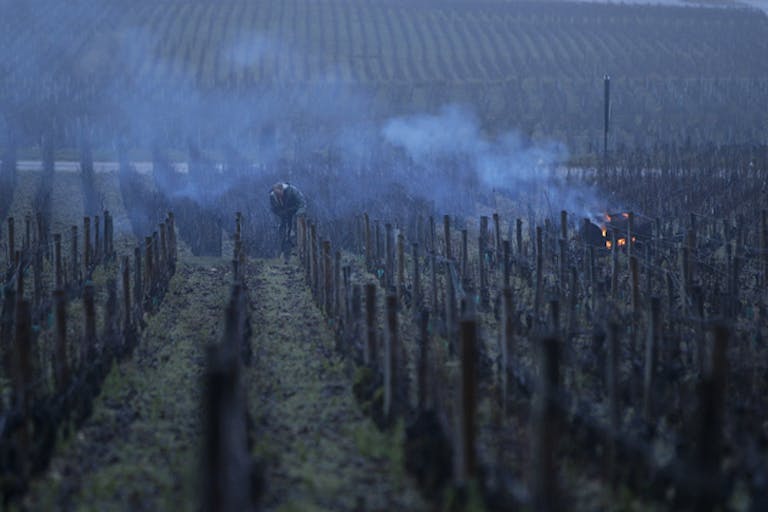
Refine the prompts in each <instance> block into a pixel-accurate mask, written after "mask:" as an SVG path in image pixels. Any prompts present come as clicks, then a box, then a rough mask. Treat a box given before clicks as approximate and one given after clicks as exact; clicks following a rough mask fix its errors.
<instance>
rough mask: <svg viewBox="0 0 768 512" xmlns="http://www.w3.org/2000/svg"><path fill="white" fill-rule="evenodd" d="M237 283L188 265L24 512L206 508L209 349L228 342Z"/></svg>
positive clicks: (221, 270) (225, 272) (213, 264)
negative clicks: (204, 390) (203, 443)
mask: <svg viewBox="0 0 768 512" xmlns="http://www.w3.org/2000/svg"><path fill="white" fill-rule="evenodd" d="M230 280H231V275H229V266H228V265H225V264H223V263H222V262H221V261H219V260H216V261H210V260H203V259H188V260H186V261H184V262H182V263H181V264H180V265H179V268H178V270H177V273H176V275H175V276H174V278H173V279H172V281H171V285H170V289H169V291H168V293H167V295H166V297H165V301H164V303H163V306H162V307H161V308H160V310H159V311H158V313H157V314H156V315H155V316H153V317H151V318H150V319H149V323H148V326H147V328H146V330H145V331H144V333H143V337H142V341H141V344H140V345H139V346H138V347H137V349H136V351H135V352H134V354H133V356H132V358H131V359H129V360H128V361H126V362H124V363H120V364H116V365H115V366H114V367H113V369H112V371H111V372H110V374H109V376H108V377H107V380H106V382H105V383H104V387H103V390H102V392H101V395H100V397H99V398H98V399H97V403H96V405H95V407H94V414H93V416H91V418H90V419H88V420H87V421H86V422H85V424H84V425H83V426H82V427H81V428H80V429H79V430H78V431H76V432H75V433H73V434H72V435H71V436H69V437H68V438H66V439H63V440H62V442H61V443H60V445H59V447H58V448H57V454H56V456H55V458H54V460H53V462H52V463H51V465H50V467H49V469H48V471H47V473H46V474H45V475H43V476H42V477H41V478H40V479H39V480H38V481H37V482H35V484H34V485H33V487H32V489H31V491H30V493H29V494H28V496H27V497H26V499H25V501H24V503H23V504H22V506H21V507H20V508H22V509H29V510H94V511H103V510H171V509H176V510H194V509H196V508H197V506H196V504H197V498H198V496H197V489H198V488H199V486H198V485H197V481H196V479H197V474H198V468H199V446H200V435H201V434H200V431H201V429H200V418H199V409H200V407H199V405H200V380H201V377H202V372H203V370H204V365H205V361H204V357H203V356H204V348H205V346H206V344H208V343H212V342H216V341H217V340H218V339H219V338H220V331H221V329H222V327H221V324H222V322H223V318H224V305H225V304H226V299H227V295H228V291H229V290H228V287H227V285H226V283H228V282H229V281H230Z"/></svg>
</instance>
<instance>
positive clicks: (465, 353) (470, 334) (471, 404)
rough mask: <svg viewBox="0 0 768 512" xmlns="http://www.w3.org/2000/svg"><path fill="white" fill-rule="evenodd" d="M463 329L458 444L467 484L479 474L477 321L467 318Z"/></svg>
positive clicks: (460, 475) (459, 479)
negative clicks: (476, 441) (477, 440)
mask: <svg viewBox="0 0 768 512" xmlns="http://www.w3.org/2000/svg"><path fill="white" fill-rule="evenodd" d="M460 332H461V396H460V401H459V425H458V427H459V428H458V429H457V431H458V438H459V442H458V443H457V448H458V450H457V456H458V457H457V458H458V460H459V466H458V467H457V469H458V470H459V472H458V473H457V475H456V476H457V478H456V479H457V483H459V484H460V485H463V484H465V483H466V482H467V481H469V480H472V479H473V478H475V477H476V476H477V451H476V447H475V439H476V436H477V428H476V422H477V418H476V416H477V343H478V340H477V321H476V320H475V319H464V320H462V321H461V324H460Z"/></svg>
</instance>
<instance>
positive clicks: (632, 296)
mask: <svg viewBox="0 0 768 512" xmlns="http://www.w3.org/2000/svg"><path fill="white" fill-rule="evenodd" d="M738 154H740V155H744V152H739V153H738ZM766 155H767V154H766V153H765V152H763V153H761V154H755V155H751V158H750V160H748V162H747V163H746V164H745V165H741V164H739V159H738V157H735V156H733V155H730V156H728V155H727V154H726V153H718V154H713V155H699V160H697V161H696V162H695V165H696V167H695V168H689V167H687V166H686V165H687V164H686V163H683V161H674V160H672V159H671V158H670V163H671V167H669V168H660V169H653V170H648V169H646V170H635V169H632V168H631V165H640V164H641V162H639V161H629V160H627V161H626V162H622V163H621V164H617V165H616V166H612V167H610V168H606V169H571V170H569V171H568V176H566V177H564V178H563V179H567V180H569V181H570V183H571V186H590V187H594V188H595V189H596V190H597V191H599V192H600V193H602V194H606V195H608V196H611V197H613V198H615V200H617V201H626V204H630V201H631V204H634V205H637V208H638V210H636V211H635V210H624V211H617V212H605V214H604V215H603V216H601V217H600V218H573V215H571V214H569V213H568V212H567V211H562V212H551V211H550V212H549V213H547V210H546V209H544V210H540V209H539V208H538V206H537V205H536V204H531V203H528V204H523V203H520V202H519V201H510V200H509V198H508V197H506V196H504V195H496V196H494V197H492V198H489V197H486V198H485V199H482V200H481V201H486V202H479V203H478V206H477V213H478V215H477V216H475V215H466V214H461V215H453V214H450V215H444V216H443V215H436V214H435V212H434V211H432V210H431V209H430V208H429V207H428V206H422V207H418V206H415V205H413V204H409V203H407V202H403V201H404V198H400V199H399V201H400V202H399V203H397V202H396V201H398V200H397V199H390V204H389V205H388V209H387V211H390V212H397V213H396V214H394V215H393V216H392V217H387V216H385V215H381V214H382V213H384V210H381V209H380V207H379V206H376V205H373V204H371V205H369V206H370V207H371V208H372V209H371V210H369V211H361V212H360V213H359V214H352V215H349V216H340V217H337V218H333V219H332V218H328V217H315V216H313V215H312V214H311V213H310V215H309V216H307V217H299V218H298V220H297V226H296V227H297V235H296V248H295V252H294V253H293V254H292V255H291V257H290V259H289V260H287V261H286V262H283V261H282V260H277V259H272V258H265V257H264V254H263V251H264V250H265V248H266V247H269V244H270V243H272V244H274V239H272V238H269V237H267V238H266V239H265V240H263V241H262V245H259V243H256V242H255V241H254V240H249V239H248V238H249V237H251V236H252V237H256V236H257V233H258V232H259V231H269V232H271V231H272V230H273V229H274V228H273V227H270V225H269V223H265V222H264V219H263V218H262V217H263V216H260V215H254V214H253V213H249V214H247V213H237V214H235V213H234V212H233V213H231V214H230V215H229V216H228V217H229V220H228V221H227V222H225V224H224V225H223V226H222V228H219V230H218V231H217V230H216V229H215V226H217V225H218V224H217V222H219V220H218V218H217V216H219V215H224V210H223V208H224V206H223V205H219V206H217V207H216V208H215V209H210V210H206V209H204V208H202V207H200V206H199V205H191V204H189V203H188V202H186V201H185V200H183V199H182V200H179V199H176V198H173V197H167V196H165V195H164V194H163V193H162V192H161V191H160V189H158V188H157V186H156V185H155V183H156V182H162V181H163V180H177V181H176V184H175V186H177V187H180V188H184V187H185V186H187V185H185V181H184V180H199V179H205V177H208V179H210V178H211V176H215V175H216V174H215V172H214V173H213V174H212V172H213V171H212V170H211V169H208V170H204V169H201V170H199V171H198V172H199V174H191V175H190V174H179V173H175V172H173V171H170V170H168V169H166V170H165V171H163V170H162V169H163V165H162V162H159V161H158V162H155V165H154V169H155V171H154V172H153V173H151V174H150V175H146V174H140V173H137V172H136V171H135V169H133V168H132V166H131V165H130V164H126V167H125V168H123V169H121V170H119V171H116V172H114V173H99V174H96V175H92V176H90V177H89V178H88V181H85V177H86V176H88V175H87V173H84V172H80V173H67V172H65V171H58V172H55V173H53V176H51V175H50V174H48V175H46V174H45V172H46V171H41V172H38V171H21V172H18V173H17V175H16V180H17V182H16V184H17V186H16V187H15V192H14V194H13V201H12V204H11V208H10V210H9V215H10V217H9V218H8V219H7V220H6V223H5V226H6V229H5V230H4V232H3V238H2V242H1V243H2V246H3V249H4V250H3V251H2V253H3V259H2V260H0V262H2V266H3V268H4V269H7V272H6V273H5V274H4V282H5V288H4V289H5V292H4V297H3V303H2V311H3V315H2V332H3V340H4V343H3V354H4V358H3V360H4V362H5V363H4V366H3V368H4V370H3V381H2V382H3V386H4V388H5V389H6V392H4V394H3V396H4V399H3V400H4V401H3V417H4V423H3V425H4V427H3V431H2V439H0V443H2V453H3V458H2V464H3V466H2V471H3V475H4V477H3V480H2V481H3V493H4V495H5V500H10V501H7V503H8V502H9V503H22V504H23V506H24V507H30V508H51V507H55V508H64V509H69V508H77V507H81V506H91V507H94V508H104V507H112V506H117V503H118V502H119V501H120V500H123V499H126V500H129V501H128V503H132V504H133V506H135V507H148V508H169V506H170V503H182V504H184V508H190V509H191V508H196V507H197V506H199V504H200V503H202V504H203V508H206V509H208V510H243V509H247V508H251V507H256V508H259V507H262V508H266V509H276V507H280V506H293V507H296V508H298V509H306V508H307V507H317V506H320V507H323V508H324V509H328V510H389V509H392V508H395V507H397V508H404V509H406V510H429V509H438V510H482V509H487V510H509V509H511V508H515V507H519V506H523V507H530V508H532V509H535V510H558V509H560V508H561V507H562V506H563V503H566V502H568V503H571V507H572V508H573V509H576V510H596V509H606V508H609V507H617V508H624V507H630V506H642V507H647V508H652V509H658V508H662V509H670V510H705V509H713V510H714V509H718V508H719V507H722V506H725V505H728V507H731V506H734V505H733V504H734V503H740V504H741V505H739V506H738V507H737V506H734V509H739V510H746V509H751V510H759V509H761V508H762V507H763V505H764V501H761V500H764V499H765V498H764V497H765V496H766V489H765V487H764V482H765V480H764V479H763V478H762V477H761V475H764V474H765V471H766V470H767V469H768V468H766V467H765V465H764V460H765V459H764V456H765V454H764V446H765V432H764V429H763V426H762V418H763V412H762V411H764V410H765V408H766V406H768V404H766V403H765V396H766V394H765V388H766V386H767V385H768V382H766V380H765V378H764V376H765V374H766V373H765V370H766V365H765V361H766V354H765V346H764V342H763V340H764V339H765V337H766V335H768V322H767V321H766V314H767V313H768V309H767V304H766V301H767V300H768V297H767V296H766V293H765V290H766V287H765V282H766V279H767V276H768V212H766V210H765V209H764V205H765V194H766V191H768V182H766V176H767V175H768V174H766V172H765V171H766V165H767V164H768V161H767V160H766V158H765V157H766ZM723 158H731V159H732V160H731V165H730V166H729V168H728V169H718V168H717V167H716V162H718V161H719V160H720V159H723ZM81 165H82V167H83V168H86V167H87V165H88V161H87V160H86V161H84V162H83V163H82V164H81ZM702 168H707V169H709V171H708V172H707V173H706V174H702V173H701V169H702ZM48 172H50V171H48ZM163 173H165V175H163ZM114 174H117V176H114ZM94 176H95V178H96V179H94ZM326 179H332V177H331V176H326ZM88 188H92V189H93V190H92V191H91V192H88V191H87V189H88ZM254 189H255V190H260V189H261V188H258V187H248V188H242V189H241V191H240V195H241V196H242V201H243V204H244V203H246V202H249V201H250V202H259V198H258V196H254V195H253V193H252V192H247V191H246V190H254ZM715 189H716V190H723V191H728V192H727V193H723V194H719V195H712V194H711V193H709V191H710V190H715ZM681 191H683V192H681ZM91 193H92V194H95V196H94V197H96V198H97V199H98V201H97V203H100V204H104V205H105V206H108V207H109V210H108V211H103V212H101V213H100V214H99V215H96V216H93V217H91V216H85V218H84V222H80V221H79V220H82V219H79V218H76V217H75V215H80V214H82V213H83V209H82V204H81V203H79V202H72V201H64V202H62V201H61V199H60V198H61V197H62V195H65V196H67V197H79V198H85V197H87V196H88V195H89V194H91ZM472 194H473V195H474V196H476V197H478V198H479V197H482V194H479V193H478V192H477V191H475V192H472ZM33 198H34V199H33ZM318 200H322V196H320V197H318ZM489 200H490V201H493V202H495V204H490V203H488V202H487V201H489ZM83 203H85V200H84V199H83ZM30 204H31V205H32V206H29V205H30ZM46 205H47V206H46ZM128 205H134V209H136V207H141V208H140V209H145V210H147V211H151V212H155V213H156V214H157V215H158V217H157V218H156V220H157V222H155V220H147V219H145V218H144V217H142V216H137V215H132V214H131V213H130V208H128ZM761 208H762V209H761ZM168 209H173V210H174V212H175V213H173V214H167V213H165V212H167V210H168ZM373 209H379V210H378V211H374V210H373ZM551 213H555V214H554V215H552V214H551ZM21 219H23V223H22V221H21ZM73 219H74V220H73ZM78 219H79V220H78ZM260 221H261V222H260ZM68 222H76V223H75V224H74V225H72V226H71V227H69V226H67V224H66V223H68ZM249 222H252V223H253V225H252V226H248V223H249ZM153 223H154V224H153ZM185 224H186V225H185ZM116 226H122V228H119V229H116ZM207 226H214V227H207ZM221 229H223V231H222V230H221ZM140 233H148V234H149V236H146V237H144V236H140ZM270 240H271V242H270ZM193 247H197V249H195V250H194V251H193ZM195 251H208V252H211V253H215V252H216V251H218V254H219V256H215V255H214V256H207V257H201V256H194V255H193V252H195ZM8 255H13V258H11V259H7V257H8ZM28 283H31V285H30V284H28ZM75 432H77V433H78V434H77V436H76V438H74V439H71V440H69V441H66V440H67V439H70V437H71V436H72V435H73V434H74V433H75ZM62 441H64V442H63V444H62ZM168 443H170V446H171V447H173V448H172V449H171V451H168V448H167V447H165V448H164V446H166V445H167V444H168ZM97 446H100V448H98V449H96V447H97ZM147 464H152V465H154V467H155V469H154V470H153V471H150V468H149V467H148V466H147ZM45 468H48V469H47V470H46V469H45ZM118 482H122V483H118ZM195 482H202V483H203V485H202V487H199V488H198V487H197V484H195ZM20 496H24V497H23V498H19V497H20ZM18 500H21V501H18ZM743 507H746V508H743Z"/></svg>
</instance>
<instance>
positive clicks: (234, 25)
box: [0, 0, 768, 154]
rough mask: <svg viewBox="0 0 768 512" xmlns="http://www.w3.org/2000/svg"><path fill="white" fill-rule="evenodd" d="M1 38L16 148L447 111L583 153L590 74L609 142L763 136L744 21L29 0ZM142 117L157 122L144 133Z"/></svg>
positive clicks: (752, 35) (640, 9)
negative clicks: (608, 125) (606, 90)
mask: <svg viewBox="0 0 768 512" xmlns="http://www.w3.org/2000/svg"><path fill="white" fill-rule="evenodd" d="M41 13H42V14H41ZM0 33H2V34H3V35H2V36H0V38H3V45H4V47H5V48H6V49H7V51H4V52H0V84H2V85H3V87H2V89H1V90H2V93H0V108H1V109H2V112H3V113H4V117H5V119H6V122H7V123H8V124H11V123H13V122H14V120H17V119H21V118H23V120H24V121H23V123H21V126H18V124H19V123H16V124H15V125H14V126H15V127H16V129H18V130H20V132H21V133H19V134H17V135H15V137H16V138H17V139H21V140H22V143H21V146H23V147H29V146H35V145H36V144H37V142H38V140H39V134H40V133H41V132H42V131H44V130H50V129H53V130H54V132H55V136H56V138H57V140H58V141H60V143H61V144H58V145H59V146H66V147H76V146H77V137H78V135H79V134H80V133H81V132H82V126H83V121H82V120H83V119H85V120H87V126H88V127H89V128H88V131H89V134H90V136H91V137H92V138H94V139H97V140H98V142H99V143H98V144H96V145H97V146H98V147H100V148H107V149H109V148H110V147H113V146H114V141H115V140H117V139H121V140H122V139H125V140H127V141H128V142H127V144H128V145H130V146H141V147H145V148H147V147H150V146H151V145H153V144H160V145H162V146H164V147H173V148H185V146H186V144H187V141H188V140H189V139H196V140H207V141H210V140H216V141H217V142H216V144H218V145H222V144H224V143H223V142H221V141H222V140H225V141H226V143H229V144H241V145H246V144H247V143H246V142H244V141H254V140H256V141H259V142H260V143H263V144H271V143H277V144H282V143H284V142H285V140H284V139H285V138H287V137H289V136H292V135H293V134H296V133H301V132H312V131H313V130H317V124H316V123H315V124H313V125H311V126H307V125H306V123H305V119H306V116H304V115H303V114H306V113H307V112H308V111H310V112H312V114H313V115H316V116H317V117H318V119H319V120H320V121H321V122H323V123H325V124H326V125H327V126H329V127H331V128H332V127H333V126H334V125H337V124H344V123H349V122H351V121H352V120H359V119H370V120H381V119H385V118H389V117H391V116H395V115H400V114H406V113H421V112H434V111H436V110H437V109H439V108H440V107H441V106H443V105H445V104H450V103H459V104H466V105H470V106H471V107H472V109H473V110H474V111H475V112H476V113H477V115H478V116H479V118H480V120H481V123H482V125H483V127H484V128H485V129H487V130H489V131H491V132H500V131H506V130H510V129H515V130H520V131H521V132H522V133H523V134H524V135H526V136H528V137H530V138H532V139H533V140H540V139H555V140H559V141H563V142H565V143H567V145H568V146H569V148H571V150H572V152H573V153H576V154H584V153H589V152H592V151H595V150H596V149H598V148H599V147H600V141H601V130H602V117H601V113H602V110H601V108H602V77H603V75H604V74H605V73H608V74H610V75H611V76H612V78H613V83H614V95H613V130H614V133H613V135H612V142H613V144H615V145H617V146H621V145H626V146H630V147H632V146H637V145H642V146H652V145H654V144H674V143H677V144H682V143H685V142H691V143H693V144H703V143H716V144H732V143H756V142H759V141H764V140H765V138H766V136H768V127H767V125H766V122H765V116H764V112H765V111H766V110H768V60H767V59H765V58H764V56H765V55H766V54H768V17H766V16H762V15H758V14H757V11H749V10H742V9H698V8H678V7H658V6H647V5H632V6H627V5H602V4H579V3H565V4H562V3H558V2H498V1H483V2H472V3H470V2H437V1H431V2H418V3H413V2H401V1H363V2H352V1H339V0H320V1H317V0H315V1H310V0H289V1H279V2H277V1H265V2H246V1H240V0H225V1H223V2H216V3H209V2H201V1H189V0H186V1H181V0H179V1H177V0H172V1H165V2H147V1H139V2H118V1H114V0H112V1H106V2H101V3H99V4H98V5H94V4H92V3H90V2H88V3H84V2H74V3H66V4H64V3H60V2H56V3H54V4H51V5H48V4H47V3H46V2H45V1H43V0H38V1H33V2H29V3H28V4H26V7H22V8H18V9H17V8H14V11H11V15H10V16H5V17H4V18H3V21H0ZM278 99H279V101H277V100H278ZM277 105H279V106H277ZM74 117H77V118H79V119H80V121H79V123H80V124H78V121H75V120H73V118H74ZM51 118H53V121H51ZM148 124H152V125H153V126H155V127H156V128H154V129H152V130H151V131H150V132H149V133H146V132H145V130H148V128H147V125H148ZM51 125H52V126H51ZM213 127H215V133H213V134H212V133H210V132H209V131H207V130H214V128H213ZM213 135H215V137H214V136H213ZM0 144H2V143H0ZM209 149H216V148H209Z"/></svg>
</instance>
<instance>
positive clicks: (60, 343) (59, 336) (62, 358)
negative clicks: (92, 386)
mask: <svg viewBox="0 0 768 512" xmlns="http://www.w3.org/2000/svg"><path fill="white" fill-rule="evenodd" d="M53 307H54V313H55V318H56V333H55V341H54V343H55V351H54V354H55V357H54V358H53V369H54V377H55V379H56V389H58V390H59V391H60V392H61V391H64V390H65V389H66V388H67V386H68V385H69V359H68V357H69V356H68V355H67V295H66V293H65V292H64V290H62V289H61V288H58V289H56V290H54V291H53Z"/></svg>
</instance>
